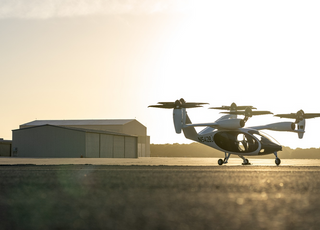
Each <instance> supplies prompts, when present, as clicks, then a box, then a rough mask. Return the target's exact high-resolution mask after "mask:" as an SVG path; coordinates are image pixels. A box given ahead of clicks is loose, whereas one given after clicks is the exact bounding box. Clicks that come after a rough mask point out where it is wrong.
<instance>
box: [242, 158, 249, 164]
mask: <svg viewBox="0 0 320 230" xmlns="http://www.w3.org/2000/svg"><path fill="white" fill-rule="evenodd" d="M242 165H251V164H250V162H249V160H248V159H247V158H246V159H244V160H243V163H242Z"/></svg>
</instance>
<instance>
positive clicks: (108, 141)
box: [100, 134, 114, 158]
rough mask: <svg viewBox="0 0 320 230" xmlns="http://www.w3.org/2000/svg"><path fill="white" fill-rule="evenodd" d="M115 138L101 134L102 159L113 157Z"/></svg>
mask: <svg viewBox="0 0 320 230" xmlns="http://www.w3.org/2000/svg"><path fill="white" fill-rule="evenodd" d="M113 139H114V138H113V136H112V135H106V134H100V157H104V158H112V157H113Z"/></svg>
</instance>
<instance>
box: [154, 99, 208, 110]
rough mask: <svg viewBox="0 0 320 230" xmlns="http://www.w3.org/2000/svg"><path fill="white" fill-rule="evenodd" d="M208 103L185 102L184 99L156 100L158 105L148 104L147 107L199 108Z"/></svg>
mask: <svg viewBox="0 0 320 230" xmlns="http://www.w3.org/2000/svg"><path fill="white" fill-rule="evenodd" d="M205 104H208V103H203V102H185V101H184V100H182V99H180V100H176V101H175V102H158V105H150V106H148V107H152V108H161V109H174V108H176V109H180V108H189V109H190V108H199V107H202V105H205Z"/></svg>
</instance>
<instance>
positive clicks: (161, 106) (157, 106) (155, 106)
mask: <svg viewBox="0 0 320 230" xmlns="http://www.w3.org/2000/svg"><path fill="white" fill-rule="evenodd" d="M149 107H153V108H161V109H173V108H174V105H173V106H171V105H149V106H148V108H149Z"/></svg>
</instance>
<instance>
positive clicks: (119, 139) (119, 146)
mask: <svg viewBox="0 0 320 230" xmlns="http://www.w3.org/2000/svg"><path fill="white" fill-rule="evenodd" d="M113 144H114V150H113V157H114V158H124V137H123V136H114V142H113Z"/></svg>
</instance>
